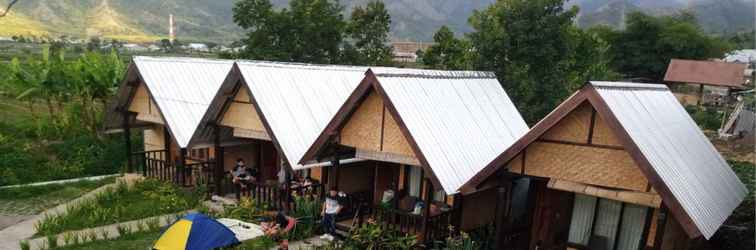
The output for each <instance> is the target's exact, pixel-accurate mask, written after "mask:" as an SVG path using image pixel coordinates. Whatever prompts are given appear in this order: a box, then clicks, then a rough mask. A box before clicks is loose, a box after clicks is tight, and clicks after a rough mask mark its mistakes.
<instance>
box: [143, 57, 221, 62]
mask: <svg viewBox="0 0 756 250" xmlns="http://www.w3.org/2000/svg"><path fill="white" fill-rule="evenodd" d="M132 60H133V61H135V62H136V61H155V62H204V63H234V62H235V61H234V60H228V59H218V58H199V57H172V56H171V57H156V56H134V57H133V58H132Z"/></svg>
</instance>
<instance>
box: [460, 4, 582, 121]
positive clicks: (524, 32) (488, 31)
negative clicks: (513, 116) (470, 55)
mask: <svg viewBox="0 0 756 250" xmlns="http://www.w3.org/2000/svg"><path fill="white" fill-rule="evenodd" d="M576 14H577V8H575V7H573V8H571V9H564V0H499V1H497V2H496V3H495V4H493V5H491V6H490V7H489V8H487V9H485V10H482V11H476V12H475V13H474V14H473V16H472V17H471V18H470V23H471V25H472V27H473V28H474V32H473V33H471V34H469V37H470V40H471V41H472V44H473V46H474V48H475V51H476V60H475V66H476V68H478V69H483V70H491V71H494V72H496V74H497V76H498V77H499V80H500V81H501V82H502V84H503V86H504V88H505V89H506V90H507V93H508V94H509V95H510V96H511V97H512V99H513V100H514V101H515V104H516V105H517V106H518V107H519V108H520V110H522V111H523V112H522V114H523V116H524V118H525V120H526V121H527V122H528V123H530V124H533V123H535V122H536V121H538V120H539V119H540V118H542V117H543V116H545V115H546V114H547V113H548V112H550V111H551V110H552V109H553V108H554V107H556V105H557V104H558V103H559V102H561V101H562V100H563V99H564V98H565V97H567V96H568V95H569V94H570V93H571V92H572V91H574V90H575V89H576V88H578V87H579V85H580V84H582V82H583V81H585V80H587V79H584V78H585V76H582V77H577V75H576V74H575V73H574V72H575V71H576V70H584V69H585V67H584V65H583V67H578V66H579V65H581V64H578V63H577V61H578V58H577V55H579V54H580V53H586V52H584V51H579V50H578V48H580V49H586V47H587V46H577V45H576V44H578V43H577V42H576V41H575V39H576V33H575V30H574V28H573V26H572V25H573V19H574V18H575V15H576ZM578 35H579V34H578ZM578 37H579V36H578ZM590 53H592V52H590ZM583 62H585V60H583Z"/></svg>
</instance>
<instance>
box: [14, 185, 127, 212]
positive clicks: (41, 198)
mask: <svg viewBox="0 0 756 250" xmlns="http://www.w3.org/2000/svg"><path fill="white" fill-rule="evenodd" d="M114 181H115V177H111V178H105V179H102V180H97V181H88V180H83V181H78V182H71V183H65V184H50V185H43V186H21V187H15V188H4V189H0V214H8V215H33V214H38V213H40V212H42V211H43V210H45V209H48V208H51V207H54V206H56V205H58V204H62V203H64V202H67V201H70V200H73V199H75V198H77V197H80V196H82V195H84V194H86V193H88V192H90V191H92V190H94V189H96V188H98V187H100V186H103V185H106V184H109V183H113V182H114Z"/></svg>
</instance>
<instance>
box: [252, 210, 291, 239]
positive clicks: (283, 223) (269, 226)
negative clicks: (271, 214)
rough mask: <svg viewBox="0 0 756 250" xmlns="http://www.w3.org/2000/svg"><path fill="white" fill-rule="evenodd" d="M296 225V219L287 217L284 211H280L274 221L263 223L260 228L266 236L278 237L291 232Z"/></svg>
mask: <svg viewBox="0 0 756 250" xmlns="http://www.w3.org/2000/svg"><path fill="white" fill-rule="evenodd" d="M295 223H296V219H294V218H293V217H290V216H287V215H286V213H285V212H284V211H283V210H279V211H278V212H277V213H276V216H275V218H273V220H272V221H268V222H263V223H261V224H260V226H261V227H262V231H263V233H264V234H265V235H266V236H277V235H279V234H283V233H288V232H289V231H291V229H292V228H293V227H294V224H295Z"/></svg>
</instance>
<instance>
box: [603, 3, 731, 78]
mask: <svg viewBox="0 0 756 250" xmlns="http://www.w3.org/2000/svg"><path fill="white" fill-rule="evenodd" d="M598 31H599V32H597V34H599V35H600V36H602V38H603V39H605V40H607V41H609V43H610V44H611V45H612V48H611V50H610V51H611V53H612V55H613V57H614V58H617V60H614V63H613V66H614V67H615V68H616V69H617V70H618V71H619V72H620V73H622V74H624V75H625V77H627V78H638V77H640V78H647V79H649V80H651V81H656V82H660V81H662V80H663V77H664V72H665V71H666V69H667V64H668V63H669V61H670V60H671V59H672V58H680V59H698V60H705V59H708V58H720V57H722V56H723V55H724V53H725V52H726V51H728V50H729V49H730V48H731V45H730V44H728V43H727V42H725V41H723V40H721V39H719V38H715V37H711V36H709V35H706V34H705V33H704V32H703V29H701V27H700V26H699V25H698V24H697V23H696V19H695V17H694V16H693V15H692V14H690V13H688V12H681V13H678V14H677V15H672V16H661V17H655V16H650V15H646V14H643V13H641V12H634V13H630V14H629V15H628V17H627V24H626V29H625V30H623V31H612V30H607V29H600V30H598Z"/></svg>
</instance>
